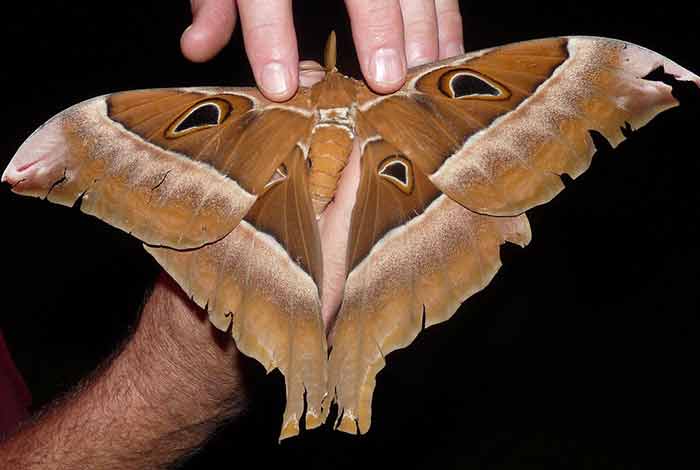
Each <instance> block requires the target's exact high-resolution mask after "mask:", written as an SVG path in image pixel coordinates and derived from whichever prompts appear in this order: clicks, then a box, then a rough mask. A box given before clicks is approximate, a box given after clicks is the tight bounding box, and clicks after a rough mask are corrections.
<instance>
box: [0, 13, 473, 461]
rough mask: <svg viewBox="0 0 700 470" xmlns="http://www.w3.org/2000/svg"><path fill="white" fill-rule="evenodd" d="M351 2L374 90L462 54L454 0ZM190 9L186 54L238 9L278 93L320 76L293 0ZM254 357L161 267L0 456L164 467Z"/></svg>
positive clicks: (330, 275)
mask: <svg viewBox="0 0 700 470" xmlns="http://www.w3.org/2000/svg"><path fill="white" fill-rule="evenodd" d="M345 3H346V6H347V8H348V12H349V15H350V18H351V22H352V29H353V37H354V39H355V45H356V47H357V50H358V57H359V60H360V64H361V67H362V71H363V74H364V76H365V79H366V81H367V82H368V84H369V85H370V86H371V87H372V88H373V89H374V90H375V91H377V92H391V91H395V90H396V89H398V88H399V87H400V86H401V85H402V83H403V81H404V79H405V73H406V69H407V68H410V67H413V66H416V65H420V64H422V63H426V62H431V61H434V60H438V59H441V58H445V57H450V56H453V55H456V54H459V53H461V52H462V23H461V17H460V14H459V8H458V4H457V1H456V0H403V1H399V0H394V1H390V0H374V1H372V0H346V2H345ZM192 9H193V17H194V19H193V24H192V26H191V27H190V28H188V30H187V31H186V32H185V33H184V34H183V36H182V40H181V46H182V51H183V54H184V55H185V56H186V57H188V58H189V59H191V60H194V61H205V60H208V59H210V58H211V57H213V56H214V55H216V54H217V53H218V52H219V51H220V50H221V49H222V48H223V47H224V46H225V45H226V43H227V42H228V41H229V39H230V36H231V33H232V32H233V28H234V26H235V23H236V18H237V16H238V15H240V18H241V27H242V29H243V36H244V40H245V45H246V50H247V51H248V56H249V59H250V62H251V65H252V67H253V71H254V74H255V77H256V81H257V83H258V85H259V86H260V87H261V89H262V90H263V92H264V93H265V94H266V95H267V96H268V97H269V98H270V99H272V100H275V101H282V100H285V99H287V98H289V97H290V96H292V95H293V94H294V92H295V91H296V88H297V86H298V85H299V84H301V85H303V86H310V85H312V84H313V83H315V82H316V81H318V80H319V79H320V78H321V77H322V74H319V73H318V72H313V71H306V72H303V73H301V74H299V64H298V54H297V48H296V37H295V32H294V26H293V24H292V16H291V2H290V1H289V0H238V1H235V0H192ZM387 51H388V52H387ZM392 51H393V52H392ZM387 58H388V59H389V62H387ZM271 63H272V64H277V65H273V66H272V69H275V70H273V72H274V73H278V72H280V71H281V73H282V76H283V80H282V84H283V86H282V87H278V86H276V85H275V86H272V87H268V86H266V83H267V80H268V78H266V77H265V75H266V71H269V70H270V69H271V68H270V66H269V64H271ZM278 75H279V74H278ZM285 77H286V78H285ZM273 82H274V81H273ZM279 83H280V82H279V80H278V81H277V85H279ZM358 162H359V155H358V152H357V149H355V151H354V152H353V155H352V156H351V158H350V162H349V164H348V167H347V168H346V172H345V173H344V175H343V177H342V178H341V181H340V185H339V187H338V192H348V193H352V194H354V188H355V185H356V184H357V175H358V174H359V164H358ZM341 199H342V200H344V201H346V203H345V204H344V205H343V206H342V207H341V206H338V205H335V204H334V203H333V202H332V203H331V204H330V205H329V206H328V208H327V209H326V211H325V212H324V214H323V217H322V219H321V221H320V230H321V236H322V246H323V249H324V256H327V255H328V254H329V253H332V252H333V251H334V250H333V247H334V246H344V240H342V238H343V237H346V236H347V235H346V234H347V231H348V226H349V223H350V213H351V210H352V203H353V202H354V201H353V199H354V198H352V197H343V198H341ZM343 234H345V235H343ZM337 259H338V260H343V261H342V262H341V261H338V262H333V263H328V265H330V266H333V269H332V270H330V271H331V272H327V273H324V289H323V293H324V295H323V304H324V310H323V317H324V322H325V323H326V325H329V324H330V322H331V321H332V318H333V315H334V313H335V309H333V308H330V307H328V306H329V305H337V304H339V302H340V297H341V296H342V283H343V279H344V274H345V273H344V271H345V267H344V265H343V262H344V256H339V257H337ZM324 264H326V263H325V262H324ZM338 286H340V287H338ZM251 363H252V362H251V360H250V359H248V358H245V357H243V356H242V355H241V354H240V353H239V352H238V350H237V349H236V347H235V345H234V343H233V340H232V339H231V337H230V335H229V334H227V333H223V332H220V331H218V330H216V329H215V328H214V327H213V326H212V325H210V324H209V322H208V320H207V319H206V313H205V312H204V311H203V310H202V309H200V308H199V307H197V306H196V305H195V304H194V303H192V302H191V301H189V300H188V299H187V298H186V296H185V294H184V293H183V292H182V291H181V290H180V289H179V287H177V285H176V284H175V283H174V282H173V281H172V280H171V279H170V278H169V277H168V276H167V275H165V274H163V275H161V276H160V277H159V278H158V280H157V281H156V283H155V285H154V288H153V291H152V293H151V295H150V297H149V298H148V300H147V302H146V304H145V306H144V308H143V311H142V312H141V317H140V320H139V322H138V324H137V325H136V327H135V329H134V333H133V335H132V336H131V337H130V338H129V339H128V340H127V342H126V343H125V344H124V345H123V347H122V348H121V349H120V350H119V351H118V352H116V353H115V354H114V356H113V357H112V358H111V360H109V361H108V362H107V363H106V364H104V365H103V366H102V367H100V368H99V369H98V370H97V371H96V372H95V373H94V374H93V375H92V376H90V377H88V378H87V379H85V380H84V381H83V382H82V383H81V384H80V385H79V386H77V387H76V388H75V390H73V391H72V392H71V393H70V394H68V395H67V396H65V397H63V398H61V399H59V400H56V402H54V403H53V404H51V405H50V406H49V407H48V408H46V409H45V410H43V411H42V412H40V413H39V414H38V415H37V416H34V417H33V418H32V419H31V420H30V421H29V422H27V423H24V424H23V425H22V426H21V427H20V428H19V430H18V431H17V432H15V434H13V435H11V436H9V438H8V439H6V440H5V441H3V442H2V443H0V462H2V463H3V468H4V469H6V470H14V469H23V470H27V469H48V468H51V469H54V468H56V469H59V468H100V469H105V470H109V469H120V470H128V469H142V468H154V469H155V468H166V467H168V466H170V465H172V464H173V463H174V462H178V461H180V460H182V459H184V458H186V457H187V456H188V455H190V454H191V453H193V452H195V451H196V450H197V449H198V448H200V447H201V446H202V444H203V443H204V442H205V441H206V439H207V438H208V437H209V436H210V435H211V433H212V432H213V431H214V430H215V429H216V428H217V427H218V426H219V425H221V423H223V422H226V421H230V420H234V419H235V418H236V417H237V416H238V415H239V414H240V413H241V412H242V410H244V409H245V407H246V403H247V402H248V401H249V400H250V399H251V393H250V384H249V383H248V382H249V381H248V380H247V374H246V370H247V369H248V366H249V365H250V364H251ZM232 445H233V444H232Z"/></svg>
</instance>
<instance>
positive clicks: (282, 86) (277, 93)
mask: <svg viewBox="0 0 700 470" xmlns="http://www.w3.org/2000/svg"><path fill="white" fill-rule="evenodd" d="M291 68H292V67H290V66H288V65H287V64H284V63H282V62H277V61H272V62H268V63H267V64H265V65H263V66H262V68H261V70H260V74H259V75H258V76H259V79H258V87H259V88H260V91H262V93H263V94H264V95H265V96H266V97H267V98H268V99H270V100H272V101H286V100H288V99H289V98H291V97H292V96H293V95H294V93H295V92H296V90H297V86H298V83H299V81H298V71H297V70H291ZM256 75H257V74H256Z"/></svg>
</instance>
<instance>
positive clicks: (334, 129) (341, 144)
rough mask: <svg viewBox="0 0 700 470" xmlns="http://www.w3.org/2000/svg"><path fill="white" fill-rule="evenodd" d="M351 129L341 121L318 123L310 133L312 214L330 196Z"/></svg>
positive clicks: (346, 154)
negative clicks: (311, 133) (338, 122)
mask: <svg viewBox="0 0 700 470" xmlns="http://www.w3.org/2000/svg"><path fill="white" fill-rule="evenodd" d="M353 139H354V134H353V132H352V130H351V129H350V128H349V127H348V126H346V125H343V124H325V123H324V124H319V125H317V126H316V128H315V129H314V132H313V136H312V137H311V145H310V147H309V156H308V158H309V159H310V160H311V174H310V175H309V193H310V195H311V202H312V203H313V207H314V212H315V213H316V215H318V214H320V213H321V212H323V210H324V209H325V208H326V206H327V205H328V203H329V202H330V201H331V199H333V194H334V193H335V190H336V188H337V187H338V180H339V179H340V174H341V173H342V172H343V169H344V168H345V165H346V164H347V162H348V158H349V157H350V152H352V141H353Z"/></svg>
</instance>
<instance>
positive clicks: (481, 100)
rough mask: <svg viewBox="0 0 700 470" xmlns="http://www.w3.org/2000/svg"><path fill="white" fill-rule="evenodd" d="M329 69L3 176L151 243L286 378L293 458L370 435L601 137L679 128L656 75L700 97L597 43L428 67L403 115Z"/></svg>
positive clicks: (110, 115)
mask: <svg viewBox="0 0 700 470" xmlns="http://www.w3.org/2000/svg"><path fill="white" fill-rule="evenodd" d="M335 62H336V57H335V39H334V36H333V35H331V38H330V39H329V42H328V45H327V47H326V53H325V65H324V67H323V68H322V71H323V78H322V79H321V80H320V81H319V82H318V83H316V84H315V85H313V86H311V87H300V88H299V90H298V91H297V93H296V95H295V96H294V97H292V98H291V99H290V100H288V101H287V102H284V103H275V102H271V101H269V100H267V99H266V98H265V97H264V96H263V95H262V94H261V93H260V92H259V91H258V90H257V89H256V88H252V87H242V88H233V87H229V88H227V87H222V88H204V87H201V88H170V89H153V90H139V91H126V92H120V93H114V94H109V95H105V96H101V97H98V98H93V99H89V100H87V101H84V102H82V103H80V104H77V105H75V106H73V107H71V108H69V109H67V110H65V111H63V112H61V113H59V114H58V115H57V116H55V117H54V118H52V119H51V120H49V121H48V122H47V123H46V124H44V125H43V126H42V127H40V128H39V129H38V130H37V131H36V132H34V134H32V135H31V136H30V137H29V138H28V139H27V141H26V142H24V144H23V145H22V146H21V147H20V149H19V150H18V151H17V153H16V155H15V156H14V158H13V159H12V161H11V162H10V164H9V165H8V167H7V168H6V170H5V172H4V174H3V175H2V181H4V182H7V183H9V184H10V185H11V186H12V190H13V191H14V192H15V193H18V194H23V195H29V196H35V197H41V198H45V199H48V200H49V201H52V202H56V203H59V204H63V205H67V206H72V205H74V204H79V206H80V209H81V210H82V211H83V212H85V213H88V214H91V215H94V216H96V217H98V218H100V219H102V220H104V221H106V222H107V223H109V224H111V225H113V226H115V227H118V228H120V229H122V230H124V231H126V232H128V233H130V234H132V235H133V236H135V237H137V238H138V239H139V240H140V241H142V242H143V246H144V248H145V249H146V251H147V252H148V253H150V254H151V255H152V256H153V257H154V258H155V259H156V260H157V261H158V263H160V265H161V266H162V267H163V268H164V269H165V271H167V272H168V273H169V274H170V276H172V278H173V279H175V281H176V282H177V283H178V284H179V285H180V287H181V288H182V289H183V290H184V291H185V292H186V293H187V294H188V295H189V296H191V297H192V298H193V300H194V301H195V302H196V303H197V304H198V305H199V306H201V307H203V308H205V309H206V310H207V312H208V315H209V318H210V320H211V322H212V323H213V324H214V325H215V326H216V327H217V328H219V329H221V330H224V331H228V330H229V329H230V331H231V334H232V335H233V338H234V339H235V342H236V345H237V347H238V348H239V349H240V351H241V352H243V353H244V354H246V355H249V356H251V357H253V358H255V359H256V360H258V361H259V362H260V363H261V364H262V365H263V366H264V367H265V368H266V369H267V370H268V371H270V370H272V369H274V368H278V369H279V370H280V371H281V372H282V374H283V375H284V377H285V384H286V397H287V403H286V409H285V411H284V416H283V418H282V429H281V434H280V438H286V437H290V436H294V435H296V434H298V433H299V422H300V419H301V418H302V415H304V410H305V409H306V411H305V420H304V423H305V426H306V428H309V429H310V428H314V427H317V426H319V425H320V424H322V423H324V422H325V420H326V418H327V416H328V413H329V408H330V406H331V404H332V403H336V404H337V407H338V415H337V416H338V417H337V419H336V422H335V427H336V428H337V429H340V430H342V431H345V432H349V433H358V432H359V433H365V432H367V430H368V429H369V427H370V421H371V402H372V394H373V391H374V388H375V378H376V375H377V373H378V372H379V371H380V370H381V369H382V368H383V367H384V365H385V356H386V355H387V354H389V353H390V352H392V351H394V350H396V349H398V348H403V347H405V346H407V345H408V344H410V343H411V342H412V341H413V339H414V338H415V337H416V335H417V334H418V333H419V332H420V331H421V330H422V329H423V328H424V327H426V326H430V325H433V324H436V323H439V322H442V321H445V320H447V319H448V318H450V317H451V316H452V315H453V314H454V312H455V311H456V309H457V308H458V307H459V306H460V304H461V303H462V302H464V301H465V300H466V299H467V298H468V297H469V296H471V295H472V294H474V293H476V292H478V291H479V290H481V289H483V288H484V287H485V286H486V285H487V284H488V283H489V282H490V281H491V279H492V278H493V277H494V276H495V274H496V272H497V271H498V269H499V267H500V264H501V261H500V256H499V249H500V245H502V244H503V243H505V242H511V243H515V244H518V245H521V246H525V245H527V244H528V242H529V241H530V238H531V233H530V227H529V224H528V219H527V216H526V215H525V212H526V211H527V210H528V209H530V208H532V207H534V206H537V205H540V204H543V203H545V202H548V201H550V200H551V199H552V198H553V197H554V196H555V195H556V194H558V193H559V192H560V191H561V190H562V189H563V187H564V185H563V183H562V180H561V178H560V175H563V174H567V175H569V176H570V177H572V178H576V177H577V176H579V175H580V174H581V173H583V172H584V171H585V170H586V169H587V168H588V166H589V165H590V163H591V159H592V156H593V154H594V153H595V150H596V149H595V146H594V144H593V141H592V139H591V136H590V133H589V131H596V132H598V133H600V134H601V135H602V136H604V137H605V138H606V139H607V140H608V141H609V142H610V144H611V145H612V146H613V147H614V146H617V145H618V144H619V143H620V142H621V141H623V140H624V138H625V136H624V134H623V129H625V128H631V129H638V128H640V127H642V126H643V125H645V124H646V123H647V122H649V121H650V120H651V119H652V118H653V117H654V116H656V115H657V114H658V113H660V112H662V111H664V110H667V109H669V108H672V107H674V106H676V105H677V104H678V102H677V101H676V100H675V99H674V97H673V96H672V94H671V87H670V86H669V85H666V84H664V83H661V82H659V81H654V80H647V79H645V78H644V77H646V76H647V75H648V74H649V73H650V72H652V71H654V70H656V69H658V68H660V67H662V68H663V71H664V72H665V73H666V74H669V75H671V76H673V77H674V78H675V79H677V80H681V81H692V82H694V83H695V84H697V85H699V86H700V78H699V77H698V76H696V75H695V74H693V73H691V72H689V71H688V70H685V69H684V68H682V67H681V66H679V65H677V64H675V63H674V62H672V61H670V60H669V59H667V58H665V57H663V56H661V55H659V54H657V53H655V52H653V51H650V50H648V49H644V48H642V47H639V46H636V45H633V44H629V43H625V42H622V41H618V40H613V39H605V38H594V37H559V38H549V39H542V40H532V41H526V42H519V43H513V44H508V45H505V46H501V47H495V48H491V49H485V50H481V51H477V52H471V53H468V54H465V55H461V56H457V57H452V58H449V59H446V60H442V61H440V62H435V63H431V64H427V65H423V66H420V67H416V68H413V69H411V70H409V71H408V77H407V80H406V82H405V84H404V86H403V87H402V88H401V89H400V90H399V91H397V92H395V93H392V94H387V95H378V94H375V93H373V92H372V91H371V90H370V89H369V88H367V86H366V85H365V84H364V83H363V82H361V81H358V80H355V79H353V78H350V77H347V76H344V75H342V74H341V73H339V72H338V70H337V68H336V66H335ZM319 70H321V69H319ZM353 148H354V149H355V151H354V152H353ZM350 214H351V216H350ZM345 215H348V216H349V218H348V217H345Z"/></svg>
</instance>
